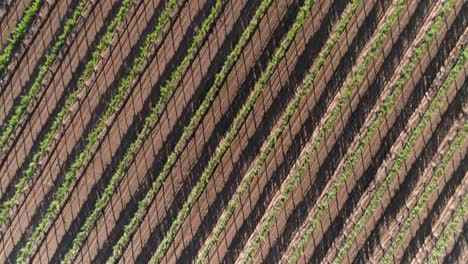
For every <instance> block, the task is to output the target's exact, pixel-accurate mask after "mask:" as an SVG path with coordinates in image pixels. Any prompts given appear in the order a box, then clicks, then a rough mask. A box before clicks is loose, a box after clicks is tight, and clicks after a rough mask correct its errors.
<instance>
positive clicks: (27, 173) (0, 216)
mask: <svg viewBox="0 0 468 264" xmlns="http://www.w3.org/2000/svg"><path fill="white" fill-rule="evenodd" d="M130 3H131V0H124V2H123V4H122V6H121V8H120V9H119V12H118V14H117V16H116V18H115V19H114V20H113V21H112V23H111V24H110V25H109V27H108V30H107V32H106V34H105V35H104V37H103V38H102V39H101V41H100V43H99V44H98V45H97V47H96V50H95V51H94V52H93V53H92V56H91V60H90V61H88V62H87V64H86V66H85V70H84V71H83V74H82V75H81V77H80V79H79V80H78V85H77V88H78V89H76V90H75V91H74V92H73V93H72V94H70V96H69V97H68V99H67V101H66V102H65V105H64V106H63V107H62V109H61V110H60V112H59V113H58V114H57V116H56V117H55V119H54V122H53V123H52V126H51V128H50V130H49V132H48V133H47V135H46V136H45V138H44V139H43V140H42V141H41V142H40V143H39V150H38V152H36V153H35V154H34V155H33V158H32V160H31V162H30V163H29V164H28V167H27V169H25V170H24V171H23V176H22V178H21V180H20V181H19V182H18V184H17V185H16V186H15V187H16V188H15V189H16V191H15V194H14V195H13V197H12V198H11V199H9V200H8V201H6V202H5V203H4V205H3V208H2V210H1V212H0V224H1V223H3V222H4V221H5V218H6V217H7V215H8V213H9V211H10V210H11V208H12V206H13V204H14V202H15V201H16V200H17V199H18V197H19V196H20V195H21V192H22V191H23V188H24V186H25V185H26V183H27V182H28V181H29V180H30V179H31V177H32V175H33V174H34V172H35V170H36V169H37V166H38V162H39V159H40V157H41V156H42V155H44V153H45V152H46V149H47V147H48V145H49V144H50V142H51V141H52V140H53V138H54V134H55V133H56V132H57V130H58V129H59V127H60V125H61V124H62V122H63V119H64V118H65V115H66V114H67V112H68V109H69V108H70V107H71V106H72V105H73V103H74V102H75V101H76V98H77V96H78V94H79V93H80V92H81V90H82V88H83V87H84V82H85V80H86V79H87V78H88V77H89V76H90V74H91V73H92V71H93V69H94V66H95V65H96V64H97V62H98V60H99V55H100V53H101V52H102V51H103V50H104V49H105V48H106V47H107V46H108V45H109V42H110V39H111V38H112V36H113V34H114V32H115V29H116V27H117V25H118V24H119V23H120V22H121V21H122V20H123V18H124V17H125V14H126V12H127V11H128V9H129V7H130Z"/></svg>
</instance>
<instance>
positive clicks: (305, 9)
mask: <svg viewBox="0 0 468 264" xmlns="http://www.w3.org/2000/svg"><path fill="white" fill-rule="evenodd" d="M313 4H315V0H306V1H305V2H304V4H303V6H302V7H301V8H300V11H299V14H298V16H297V17H296V21H295V22H294V24H293V25H292V27H291V29H290V30H289V31H288V33H287V35H286V38H285V39H284V40H283V41H282V42H281V44H280V46H279V48H278V50H277V51H276V53H275V55H274V56H273V58H272V59H271V61H270V63H269V64H268V66H267V68H266V70H265V72H264V73H263V74H262V76H261V77H260V79H259V80H258V82H257V83H256V85H255V88H254V90H253V92H252V93H251V95H250V96H249V98H248V100H247V102H246V104H244V105H243V106H242V109H241V111H240V112H239V114H238V115H237V116H236V118H235V119H234V123H233V125H232V127H231V129H230V130H229V132H228V133H227V134H226V136H225V137H224V139H223V140H222V143H221V144H220V145H219V146H218V147H217V148H216V151H215V154H214V156H213V157H212V158H211V159H210V161H209V162H208V165H207V167H206V168H205V170H204V171H203V173H202V175H201V177H200V179H199V180H198V182H197V184H196V186H195V187H194V188H193V190H192V192H191V193H190V195H189V197H188V199H187V201H186V202H185V203H184V205H183V207H182V209H181V210H180V211H179V213H178V214H177V218H176V219H175V220H174V222H173V223H172V225H171V227H170V228H169V231H168V232H167V234H166V236H165V237H164V239H163V241H162V242H161V244H160V245H159V247H158V249H157V250H156V253H155V255H154V256H153V258H152V261H151V262H153V263H159V262H160V260H161V259H162V258H163V257H164V255H165V254H166V252H167V250H168V249H169V246H170V244H171V243H172V241H173V240H174V239H175V237H176V235H177V232H178V231H179V229H180V227H181V226H182V224H183V223H184V222H185V220H186V219H187V217H188V215H189V213H190V210H191V209H192V207H193V205H194V204H195V203H196V201H197V200H198V198H199V197H200V195H201V194H202V192H203V190H205V187H206V185H207V184H208V182H209V180H210V176H211V175H212V173H213V172H214V170H215V169H216V167H217V165H218V163H219V162H220V160H221V159H222V157H223V156H224V154H225V153H226V151H227V150H228V149H229V147H230V146H231V143H232V142H233V141H234V139H235V138H236V135H237V133H238V132H239V130H240V128H241V126H242V124H244V122H245V120H246V118H247V116H248V114H249V113H250V111H251V110H252V109H253V107H254V106H255V103H256V102H257V99H258V97H259V96H260V95H261V94H262V92H263V90H264V89H265V87H266V86H267V82H268V80H269V79H270V77H271V75H272V74H273V72H274V71H275V69H276V68H277V66H278V64H279V62H280V61H281V60H282V59H283V58H284V56H285V54H286V52H287V51H288V49H289V47H290V46H291V43H292V42H293V40H294V39H295V37H296V35H297V32H298V31H299V29H300V28H301V27H302V25H303V24H304V21H305V20H306V19H307V18H308V17H309V16H310V9H311V8H312V5H313Z"/></svg>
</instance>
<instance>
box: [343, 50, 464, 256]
mask: <svg viewBox="0 0 468 264" xmlns="http://www.w3.org/2000/svg"><path fill="white" fill-rule="evenodd" d="M466 55H467V54H465V52H464V54H463V55H462V56H461V58H460V59H459V61H458V62H457V65H456V66H455V67H454V70H453V71H451V72H450V74H449V76H448V77H447V80H446V81H445V82H444V84H443V85H442V87H441V88H440V90H439V91H438V92H437V95H436V97H435V98H434V100H433V101H432V102H431V104H430V106H429V108H428V110H427V111H426V112H425V113H424V115H423V117H422V119H421V121H420V123H419V124H418V126H417V127H416V129H415V130H414V131H413V133H412V134H411V136H410V138H409V139H408V141H407V143H406V145H405V147H404V148H403V150H402V151H401V152H400V153H399V154H398V157H397V158H396V160H395V162H394V163H393V166H392V167H391V169H390V171H389V172H388V174H387V177H386V178H385V180H384V181H383V182H382V185H380V187H379V189H378V190H377V192H376V194H375V195H374V197H373V198H372V200H371V201H370V203H369V205H368V207H367V208H366V210H365V212H364V214H363V215H362V216H361V217H360V218H359V220H358V222H357V223H356V225H355V227H354V229H353V231H352V232H351V234H350V235H349V236H348V237H347V239H346V242H345V244H344V245H343V247H341V248H340V251H339V253H338V255H337V256H336V260H335V261H334V262H335V263H339V262H340V261H341V260H342V259H343V257H344V256H346V251H347V250H348V249H349V247H350V246H351V245H352V244H353V243H354V238H355V237H356V236H357V235H358V234H359V233H360V232H361V230H362V228H363V227H364V226H365V225H366V223H367V220H368V219H369V217H370V216H371V215H372V213H373V212H374V210H375V208H376V206H377V205H378V204H379V203H380V202H381V201H382V199H383V196H384V193H385V192H386V191H387V189H388V187H389V185H390V184H391V183H392V180H393V177H395V176H397V175H398V172H399V170H400V167H401V166H402V165H403V164H404V162H405V160H406V158H407V157H408V156H409V155H410V153H412V150H413V148H414V145H415V144H416V141H417V139H418V138H419V137H420V136H421V134H422V133H423V131H424V129H425V127H426V125H427V124H428V123H429V122H430V119H431V116H432V115H433V114H438V111H439V109H440V106H441V105H442V104H444V103H445V99H446V92H447V90H448V88H449V86H450V85H451V83H452V81H453V80H454V79H455V77H456V75H457V74H458V72H459V71H460V70H462V69H463V67H464V63H465V61H466V59H464V57H465V56H466ZM432 125H433V124H432Z"/></svg>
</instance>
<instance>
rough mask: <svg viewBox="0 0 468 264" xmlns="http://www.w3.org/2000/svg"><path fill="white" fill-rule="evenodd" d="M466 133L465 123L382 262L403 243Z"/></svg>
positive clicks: (459, 147)
mask: <svg viewBox="0 0 468 264" xmlns="http://www.w3.org/2000/svg"><path fill="white" fill-rule="evenodd" d="M466 133H468V123H466V124H465V125H464V127H463V129H462V130H461V131H460V132H459V133H458V135H457V137H456V139H455V141H454V143H453V144H452V146H451V147H450V149H449V150H448V151H447V153H446V154H444V158H443V160H442V163H441V164H440V165H438V167H437V169H436V171H435V173H434V177H432V179H431V181H430V182H429V184H428V185H427V187H426V188H425V189H424V191H423V193H422V195H421V196H420V197H419V199H418V200H417V203H416V205H415V206H414V207H413V208H412V209H411V211H410V213H409V215H408V217H407V218H406V220H405V222H404V224H403V227H402V228H401V229H400V231H399V233H398V235H397V236H396V238H395V239H394V240H393V242H392V244H391V245H390V247H389V248H388V250H387V251H386V252H385V254H384V257H383V262H384V263H388V262H390V261H391V260H392V257H393V253H394V252H395V250H396V249H397V248H398V247H399V246H400V244H401V242H402V241H403V238H404V237H405V236H406V235H407V233H408V231H410V228H411V224H412V223H413V221H414V220H415V219H416V217H418V216H419V214H420V213H421V212H422V211H423V209H424V207H425V205H426V204H427V202H428V201H429V199H430V197H431V195H432V193H433V192H434V191H435V190H437V187H438V184H439V181H440V180H441V179H442V177H443V176H444V175H445V171H446V169H447V167H448V166H449V164H451V163H452V160H453V157H454V155H455V153H457V152H459V151H460V150H461V147H462V144H463V142H464V140H465V136H466Z"/></svg>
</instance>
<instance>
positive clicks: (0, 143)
mask: <svg viewBox="0 0 468 264" xmlns="http://www.w3.org/2000/svg"><path fill="white" fill-rule="evenodd" d="M87 2H88V0H81V1H80V3H79V4H78V6H77V7H76V8H75V10H74V11H73V15H72V17H70V18H68V19H67V20H66V22H65V26H64V28H63V31H62V33H61V34H60V35H59V36H58V38H57V40H56V41H55V42H54V45H53V46H52V49H51V50H50V51H49V53H48V54H47V55H46V57H45V62H44V63H43V64H42V65H41V67H40V68H39V73H38V75H37V77H36V79H35V80H34V83H33V84H32V86H31V89H30V90H29V92H28V94H27V95H25V96H22V97H21V100H20V102H19V105H18V106H17V107H16V108H15V110H14V113H13V116H12V117H11V118H10V119H9V120H8V121H7V123H6V128H5V131H3V133H2V135H1V136H0V151H1V150H2V149H3V147H4V146H5V144H6V143H7V141H8V140H9V139H10V136H11V134H12V133H13V131H14V129H15V127H16V125H17V124H18V122H19V121H20V119H21V117H22V116H23V114H24V111H25V110H26V108H27V107H28V106H29V104H30V103H31V102H32V100H33V99H34V97H35V96H36V94H37V92H38V90H39V89H40V88H41V83H42V81H43V80H44V77H45V76H46V74H47V73H48V72H49V68H50V67H51V66H52V63H54V61H55V59H56V58H57V56H58V55H59V52H60V50H61V49H62V47H63V45H64V44H65V40H66V39H67V37H68V36H69V35H70V34H71V32H72V31H73V28H74V27H75V26H76V24H77V23H78V19H79V18H80V15H81V12H82V11H83V9H84V7H85V5H86V3H87Z"/></svg>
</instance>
